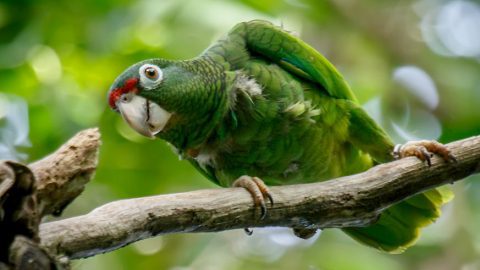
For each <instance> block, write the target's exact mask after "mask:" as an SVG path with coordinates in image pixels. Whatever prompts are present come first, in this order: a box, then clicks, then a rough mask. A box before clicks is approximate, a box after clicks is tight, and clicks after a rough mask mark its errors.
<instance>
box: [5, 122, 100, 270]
mask: <svg viewBox="0 0 480 270" xmlns="http://www.w3.org/2000/svg"><path fill="white" fill-rule="evenodd" d="M99 145H100V133H99V132H98V129H88V130H84V131H82V132H79V133H78V134H77V135H75V136H74V137H73V138H72V139H70V140H69V141H68V142H66V143H65V144H64V145H62V146H61V147H60V148H59V149H58V150H57V151H56V152H54V153H52V154H51V155H49V156H48V157H46V158H44V159H42V160H40V161H38V162H35V163H33V164H31V165H29V166H26V165H23V164H20V163H18V162H14V161H0V269H68V268H69V265H68V260H65V259H63V258H59V257H57V256H56V255H57V254H48V253H47V252H46V251H45V250H44V249H43V248H42V247H40V245H39V242H40V239H39V237H38V230H39V229H38V227H39V224H40V220H41V218H42V217H43V216H45V215H48V214H54V215H59V214H60V213H61V211H62V210H63V208H65V206H66V205H68V204H69V203H70V202H71V201H72V200H74V199H75V198H76V197H77V196H78V195H79V194H80V193H81V192H82V191H83V189H84V185H85V184H86V183H87V182H88V181H89V180H90V179H91V178H92V176H93V173H94V171H95V168H96V164H97V160H98V147H99ZM54 257H57V258H54Z"/></svg>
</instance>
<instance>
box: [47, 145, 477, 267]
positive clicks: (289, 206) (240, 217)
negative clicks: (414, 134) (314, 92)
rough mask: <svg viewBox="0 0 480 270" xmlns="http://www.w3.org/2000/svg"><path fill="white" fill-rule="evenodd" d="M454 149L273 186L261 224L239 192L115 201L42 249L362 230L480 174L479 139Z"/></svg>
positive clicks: (58, 228)
mask: <svg viewBox="0 0 480 270" xmlns="http://www.w3.org/2000/svg"><path fill="white" fill-rule="evenodd" d="M448 147H449V149H451V151H452V153H453V154H454V155H455V156H456V157H457V160H458V162H457V163H455V164H451V163H450V164H449V163H446V162H444V161H443V160H441V159H440V158H438V157H434V158H433V159H432V166H431V167H428V166H427V165H426V164H424V163H422V162H420V161H419V160H417V159H416V158H405V159H402V160H399V161H395V162H391V163H387V164H382V165H378V166H376V167H374V168H371V169H370V170H368V171H366V172H363V173H360V174H356V175H352V176H346V177H341V178H338V179H334V180H330V181H326V182H321V183H313V184H302V185H291V186H275V187H271V193H272V194H273V198H274V200H275V205H274V206H273V207H270V208H269V209H268V214H267V217H266V218H265V219H263V220H260V219H259V215H260V213H259V211H258V210H255V209H254V207H253V202H252V199H251V197H250V195H249V193H248V192H247V191H245V190H243V189H241V188H225V189H210V190H199V191H193V192H187V193H178V194H168V195H158V196H152V197H144V198H136V199H128V200H120V201H115V202H111V203H108V204H106V205H103V206H100V207H98V208H97V209H94V210H93V211H92V212H90V213H88V214H86V215H83V216H78V217H73V218H68V219H64V220H60V221H54V222H49V223H44V224H42V225H41V227H40V237H41V243H42V245H43V246H44V247H46V248H47V249H49V250H50V251H51V252H54V253H57V254H66V255H67V256H68V257H70V258H82V257H88V256H93V255H95V254H98V253H104V252H108V251H111V250H115V249H117V248H120V247H122V246H125V245H128V244H129V243H132V242H134V241H138V240H141V239H145V238H148V237H151V236H154V235H157V234H168V233H185V232H216V231H223V230H231V229H238V228H245V227H250V228H251V227H264V226H288V227H305V226H307V227H310V228H328V227H345V226H361V225H365V224H369V223H371V222H373V221H375V220H376V218H377V216H378V214H379V213H380V212H381V211H382V210H383V209H385V208H387V207H389V206H391V205H392V204H395V203H396V202H399V201H401V200H404V199H406V198H408V197H410V196H412V195H414V194H417V193H420V192H422V191H425V190H427V189H431V188H434V187H437V186H440V185H443V184H449V183H453V182H454V181H457V180H460V179H462V178H464V177H466V176H468V175H471V174H474V173H477V172H479V171H480V136H477V137H472V138H469V139H465V140H462V141H457V142H454V143H451V144H449V145H448Z"/></svg>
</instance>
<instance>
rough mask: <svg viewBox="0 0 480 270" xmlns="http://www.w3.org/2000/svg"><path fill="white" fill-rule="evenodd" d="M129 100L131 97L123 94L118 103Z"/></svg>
mask: <svg viewBox="0 0 480 270" xmlns="http://www.w3.org/2000/svg"><path fill="white" fill-rule="evenodd" d="M130 100H132V95H130V94H123V95H122V96H120V101H122V102H130Z"/></svg>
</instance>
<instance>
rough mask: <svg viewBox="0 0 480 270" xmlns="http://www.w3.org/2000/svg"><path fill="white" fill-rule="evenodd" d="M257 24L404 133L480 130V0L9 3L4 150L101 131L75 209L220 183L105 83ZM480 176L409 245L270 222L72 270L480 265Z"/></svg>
mask: <svg viewBox="0 0 480 270" xmlns="http://www.w3.org/2000/svg"><path fill="white" fill-rule="evenodd" d="M250 19H267V20H270V21H272V22H274V23H276V24H279V25H283V26H284V28H286V29H288V30H291V31H292V32H294V33H296V34H298V35H300V36H301V37H302V38H303V39H304V40H306V41H307V42H308V43H310V44H311V45H312V46H314V47H315V48H317V49H318V50H319V51H320V52H322V53H323V54H325V55H326V56H327V58H328V59H330V60H331V61H332V62H333V63H334V64H335V65H336V66H337V67H338V69H339V70H340V71H341V72H342V73H343V74H344V76H345V77H346V79H347V80H348V82H349V83H350V84H351V86H352V88H353V89H354V92H355V93H356V94H357V96H358V97H359V99H360V101H361V102H362V103H364V104H365V107H366V108H367V110H368V111H369V112H370V113H371V114H372V116H373V117H374V118H375V119H377V120H378V121H379V122H380V123H382V125H383V126H384V127H385V128H386V129H387V130H388V131H389V133H390V134H392V136H393V137H394V138H395V140H397V141H404V140H406V139H414V138H433V139H436V138H438V139H439V140H440V141H442V142H449V141H452V140H457V139H461V138H465V137H468V136H472V135H478V134H480V61H479V60H480V2H479V1H457V0H455V1H446V0H408V1H372V0H369V1H359V0H357V1H355V0H341V1H334V0H331V1H313V0H312V1H307V0H284V1H273V0H267V1H254V0H243V1H215V0H202V1H198V0H197V1H194V0H163V1H155V0H139V1H133V0H120V1H118V0H115V1H114V0H84V1H47V0H44V1H41V0H35V1H34V0H1V1H0V91H1V92H0V158H14V159H19V160H23V161H33V160H36V159H39V158H41V157H43V156H45V155H46V154H48V153H50V152H51V151H53V150H55V149H56V148H57V147H58V146H59V145H60V144H62V143H63V142H64V141H66V140H67V139H68V138H70V137H71V136H72V135H73V134H75V133H76V132H78V131H80V130H82V129H85V128H88V127H94V126H99V127H100V131H101V133H102V139H103V145H102V148H101V152H100V164H99V167H98V171H97V174H96V177H95V179H94V180H93V181H92V182H91V183H90V184H89V185H88V186H87V188H86V190H85V192H84V193H83V194H82V195H81V196H80V197H79V198H78V199H77V200H76V201H75V202H74V203H73V204H72V205H71V206H70V207H69V208H68V209H67V210H66V212H65V213H64V216H72V215H79V214H83V213H86V212H88V211H90V210H91V209H93V208H95V207H96V206H99V205H101V204H103V203H106V202H109V201H112V200H117V199H122V198H131V197H139V196H148V195H154V194H160V193H173V192H182V191H190V190H195V189H201V188H212V187H214V186H213V184H211V183H210V182H209V181H207V180H206V179H204V178H203V177H202V176H201V175H200V174H199V173H197V172H196V171H194V169H193V168H192V167H190V166H189V164H187V163H186V162H183V161H179V160H178V158H177V157H176V156H175V155H174V154H173V153H172V152H171V151H170V149H169V147H168V146H167V145H166V144H165V143H163V142H161V141H152V140H148V139H144V138H142V137H140V136H139V135H137V134H136V133H134V132H133V131H132V130H130V129H129V128H128V127H127V126H126V125H125V124H124V122H123V121H122V119H121V118H120V117H119V116H118V115H117V114H115V113H114V112H112V111H111V110H110V109H109V108H108V107H107V104H106V94H107V90H108V88H109V86H110V84H111V83H112V82H113V80H114V79H115V77H116V76H117V75H118V74H120V73H121V72H122V71H123V70H124V69H125V68H126V67H128V66H129V65H131V64H133V63H135V62H137V61H140V60H143V59H146V58H153V57H162V58H168V59H185V58H191V57H194V56H196V55H198V54H199V53H201V52H202V51H203V50H204V49H205V48H206V47H207V46H208V45H209V44H211V43H212V42H213V41H214V40H216V39H217V38H219V37H220V36H222V35H223V34H224V33H225V32H227V31H228V30H229V29H230V28H231V27H232V26H233V25H234V24H235V23H237V22H240V21H245V20H250ZM27 107H28V113H27ZM479 178H480V177H478V176H475V177H470V178H469V179H467V180H465V181H461V182H458V183H457V184H455V185H454V190H455V193H456V199H455V200H454V201H453V202H452V203H450V204H448V205H447V207H446V208H445V209H444V215H443V216H442V218H441V219H440V220H439V221H438V222H437V223H435V224H434V225H432V226H430V227H428V228H427V229H426V230H425V231H424V234H423V235H422V238H421V239H420V241H419V242H418V244H417V245H416V246H414V247H412V248H410V249H409V250H408V251H406V252H405V253H404V254H401V255H388V254H383V253H380V252H377V251H375V250H373V249H370V248H366V247H363V246H361V245H359V244H357V243H356V242H354V241H353V240H351V239H349V238H348V237H346V236H344V235H343V234H341V233H340V232H339V231H338V230H334V229H330V230H325V231H323V232H322V233H321V234H320V236H319V237H318V239H316V240H315V241H313V240H311V241H300V240H297V239H295V238H293V237H292V236H291V234H290V233H289V232H288V231H285V230H282V229H277V230H260V229H258V230H255V232H254V235H253V236H252V237H247V236H245V235H244V233H243V231H231V232H222V233H211V234H182V235H166V236H159V237H156V238H153V239H149V240H145V241H141V242H138V243H135V244H132V245H130V246H127V247H125V248H122V249H120V250H117V251H114V252H111V253H108V254H104V255H98V256H95V257H92V258H88V259H83V260H77V261H74V262H73V269H171V270H191V269H212V270H215V269H308V270H314V269H319V270H320V269H389V270H397V269H398V270H400V269H462V270H471V269H480V233H479V230H478V228H480V179H479Z"/></svg>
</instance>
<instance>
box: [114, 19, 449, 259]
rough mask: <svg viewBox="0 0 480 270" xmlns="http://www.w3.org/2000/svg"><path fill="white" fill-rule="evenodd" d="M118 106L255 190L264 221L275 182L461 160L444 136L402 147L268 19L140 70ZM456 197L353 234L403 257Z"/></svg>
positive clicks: (407, 206) (194, 160)
mask: <svg viewBox="0 0 480 270" xmlns="http://www.w3.org/2000/svg"><path fill="white" fill-rule="evenodd" d="M108 99H109V100H108V102H109V105H110V107H111V108H113V109H114V110H115V111H117V112H119V113H120V114H121V116H122V117H123V118H124V120H125V121H126V122H127V123H128V124H129V125H130V126H131V127H132V128H133V129H134V130H136V131H137V132H138V133H140V134H142V135H145V136H147V137H151V138H161V139H163V140H165V141H167V142H168V143H169V144H171V145H172V146H173V147H174V148H175V150H176V152H177V153H178V154H179V155H180V157H182V158H184V159H186V160H188V161H189V162H190V163H191V164H192V165H193V166H194V167H195V168H196V169H197V170H199V171H200V172H201V173H202V174H203V175H204V176H205V177H207V178H208V179H210V180H211V181H213V182H214V183H216V184H218V185H220V186H223V187H231V186H234V187H243V188H245V189H247V191H249V192H250V194H251V195H252V197H253V200H254V204H255V206H256V207H259V208H260V209H261V210H262V217H264V216H265V214H266V209H267V208H266V203H265V202H266V201H268V200H269V201H270V202H271V203H272V204H273V198H272V195H271V194H270V192H269V190H268V185H286V184H298V183H309V182H316V181H322V180H327V179H331V178H335V177H339V176H343V175H349V174H354V173H358V172H362V171H365V170H367V169H368V168H370V167H372V166H373V165H374V164H376V163H382V162H388V161H391V160H394V159H396V158H402V157H405V156H417V157H418V158H420V159H421V160H424V161H425V160H426V161H427V162H428V164H430V157H431V155H432V154H433V153H436V154H439V155H441V156H442V157H443V158H444V159H445V160H447V161H452V160H454V157H453V156H452V155H451V154H450V152H449V150H448V149H446V148H445V147H444V146H443V145H441V144H439V143H437V142H435V141H418V142H408V143H406V144H404V145H397V146H395V145H394V143H393V142H392V140H391V139H390V137H389V136H388V135H387V134H386V133H385V132H384V131H383V130H382V129H381V128H380V126H379V125H377V124H376V123H375V122H374V121H373V120H372V119H371V118H370V117H369V116H368V115H367V114H366V112H365V111H364V110H363V109H362V107H361V106H360V104H359V103H358V101H357V100H356V98H355V96H354V94H353V93H352V91H351V90H350V88H349V86H348V84H347V82H346V81H345V80H344V78H343V77H342V76H341V75H340V73H339V72H338V71H337V70H336V69H335V67H334V66H333V65H332V64H331V63H330V62H329V61H328V60H327V59H326V58H325V57H323V56H322V55H321V54H320V53H319V52H317V51H316V50H315V49H313V48H312V47H310V46H309V45H308V44H306V43H305V42H303V41H302V40H301V39H299V38H298V37H295V36H293V35H292V34H290V33H289V32H287V31H285V30H283V29H281V28H279V27H276V26H274V25H272V24H271V23H269V22H266V21H260V20H254V21H249V22H243V23H239V24H237V25H236V26H235V27H234V28H233V29H232V30H231V31H230V32H229V33H228V34H227V35H226V36H225V37H224V38H222V39H220V40H218V41H217V42H215V43H214V44H213V45H212V46H210V47H209V48H208V49H207V50H205V51H204V52H203V53H202V54H201V55H200V56H198V57H196V58H193V59H191V60H183V61H172V60H165V59H149V60H145V61H141V62H139V63H136V64H134V65H133V66H131V67H129V68H128V69H127V70H125V71H124V72H123V73H122V74H121V75H120V76H119V77H118V78H117V79H116V80H115V81H114V83H113V85H112V87H111V88H110V91H109V95H108ZM451 198H452V193H451V191H450V190H448V189H447V188H443V187H442V188H437V189H433V190H430V191H427V192H425V193H422V194H419V195H416V196H413V197H411V198H409V199H407V200H405V201H403V202H400V203H398V204H396V205H394V206H392V207H390V208H388V209H386V210H385V211H383V213H382V214H381V216H380V218H379V219H378V221H377V222H376V223H374V224H373V225H370V226H368V227H352V228H343V229H342V230H343V231H344V232H345V233H347V234H348V235H349V236H351V237H352V238H354V239H355V240H357V241H359V242H361V243H363V244H366V245H368V246H371V247H374V248H377V249H379V250H383V251H386V252H390V253H399V252H402V251H403V250H405V249H406V248H407V247H409V246H411V245H413V243H414V242H415V240H416V239H417V238H418V237H419V232H420V229H421V228H422V227H424V226H426V225H428V224H430V223H432V222H434V221H435V220H436V219H437V218H438V217H439V215H440V208H441V206H442V205H443V204H444V203H446V202H448V201H449V200H450V199H451ZM300 234H302V233H300V232H299V233H298V235H300Z"/></svg>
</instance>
